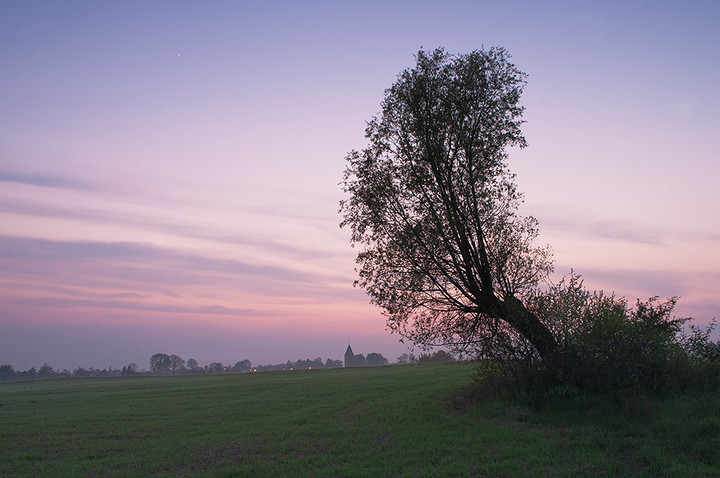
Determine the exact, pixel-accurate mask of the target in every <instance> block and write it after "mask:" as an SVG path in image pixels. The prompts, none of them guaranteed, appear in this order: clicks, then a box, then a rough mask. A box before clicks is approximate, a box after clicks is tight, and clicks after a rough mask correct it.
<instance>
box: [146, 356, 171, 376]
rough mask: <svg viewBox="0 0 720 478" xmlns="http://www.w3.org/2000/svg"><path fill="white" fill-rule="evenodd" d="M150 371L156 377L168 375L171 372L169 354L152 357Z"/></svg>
mask: <svg viewBox="0 0 720 478" xmlns="http://www.w3.org/2000/svg"><path fill="white" fill-rule="evenodd" d="M150 371H151V372H152V373H154V374H155V375H162V374H166V373H168V372H169V371H170V356H169V355H168V354H155V355H153V356H152V357H150Z"/></svg>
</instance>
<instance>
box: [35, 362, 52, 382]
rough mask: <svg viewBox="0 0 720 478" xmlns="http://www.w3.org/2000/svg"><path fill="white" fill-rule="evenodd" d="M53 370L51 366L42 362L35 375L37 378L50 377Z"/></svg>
mask: <svg viewBox="0 0 720 478" xmlns="http://www.w3.org/2000/svg"><path fill="white" fill-rule="evenodd" d="M53 372H54V370H53V368H52V367H51V366H50V365H49V364H47V363H44V364H43V365H42V367H40V370H38V373H37V375H38V378H50V377H52V375H53Z"/></svg>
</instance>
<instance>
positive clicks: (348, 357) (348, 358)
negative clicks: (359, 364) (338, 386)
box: [345, 344, 355, 367]
mask: <svg viewBox="0 0 720 478" xmlns="http://www.w3.org/2000/svg"><path fill="white" fill-rule="evenodd" d="M354 358H355V354H354V353H353V351H352V347H350V344H348V348H347V350H346V351H345V366H346V367H349V366H350V365H351V364H352V362H353V359H354Z"/></svg>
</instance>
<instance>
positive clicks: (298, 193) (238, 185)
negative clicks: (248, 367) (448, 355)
mask: <svg viewBox="0 0 720 478" xmlns="http://www.w3.org/2000/svg"><path fill="white" fill-rule="evenodd" d="M719 21H720V3H718V2H714V1H696V0H684V1H637V0H623V1H598V2H575V1H547V2H536V1H506V2H498V1H492V2H490V1H453V0H449V1H448V0H446V1H442V2H440V1H368V2H346V1H313V0H308V1H304V2H295V1H267V2H251V1H232V2H230V1H212V2H189V1H153V2H144V1H134V0H129V1H122V2H119V1H117V2H111V1H103V2H97V1H75V0H68V1H63V2H56V1H34V0H30V1H19V0H0V65H1V66H0V364H12V365H13V366H14V367H15V368H16V369H18V370H25V369H28V368H30V367H32V366H35V367H39V366H40V365H42V364H43V363H49V364H50V365H51V366H53V367H54V368H56V369H63V368H67V369H74V368H77V367H79V366H82V367H84V368H89V367H94V368H106V367H113V368H120V367H122V366H123V365H127V364H129V363H131V362H135V363H137V364H138V366H139V367H140V368H147V367H148V366H149V358H150V356H151V355H152V354H154V353H157V352H162V353H167V354H177V355H180V356H181V357H183V358H185V359H189V358H195V359H196V360H197V361H198V362H200V364H201V365H202V364H207V363H209V362H215V361H219V362H222V363H225V364H234V363H235V362H237V361H240V360H243V359H248V360H250V361H251V362H253V363H254V364H256V365H257V364H268V363H281V362H285V361H286V360H288V359H291V360H297V359H305V358H311V359H314V358H315V357H321V358H323V360H324V359H326V358H333V359H342V357H343V353H344V351H345V348H346V347H347V345H348V343H350V344H351V345H352V347H353V350H354V351H355V353H364V354H367V353H370V352H377V353H382V354H383V355H384V356H385V357H386V358H388V359H389V360H390V361H391V362H393V361H395V359H396V358H397V357H398V356H399V355H401V354H402V353H404V352H407V351H408V348H409V347H410V346H411V344H407V343H405V344H403V343H400V342H399V337H398V336H397V335H392V334H390V333H389V332H388V331H387V330H386V328H385V320H384V317H383V316H382V314H381V311H380V310H378V309H377V308H375V307H374V306H373V305H371V304H370V303H369V300H368V298H367V296H366V295H365V293H364V292H363V291H362V290H360V289H356V288H354V287H353V280H354V279H355V271H354V267H355V264H354V257H355V255H356V253H357V250H354V249H353V248H351V247H350V241H349V239H350V238H349V231H347V230H344V229H341V228H340V227H339V222H340V219H341V218H340V215H339V214H338V207H339V206H338V203H339V201H340V200H341V199H342V197H343V193H342V190H341V186H340V185H339V183H340V181H341V180H342V172H343V170H344V167H345V161H344V158H345V156H346V155H347V153H348V152H349V151H350V150H352V149H361V148H362V147H363V146H364V145H365V144H366V140H365V138H364V129H365V125H366V121H368V120H370V119H371V118H372V117H373V116H374V115H376V114H377V113H378V112H379V110H380V102H381V101H382V98H383V95H384V90H385V89H386V88H388V87H390V85H391V84H392V83H393V81H395V79H396V78H397V75H398V74H399V73H400V72H401V71H402V70H403V69H405V68H409V67H412V66H413V64H414V54H416V53H417V51H418V50H419V49H421V48H424V49H434V48H437V47H444V48H445V49H446V50H447V51H449V52H451V53H468V52H470V51H472V50H476V49H481V48H489V47H491V46H502V47H505V48H506V49H507V50H508V51H509V52H510V54H511V55H512V60H513V61H514V62H515V64H516V65H517V66H518V68H520V69H521V70H523V71H525V72H526V73H527V74H528V75H529V76H528V85H527V87H526V89H525V93H524V96H523V99H522V101H521V102H522V104H523V105H524V106H525V107H526V111H525V116H524V118H525V120H526V121H527V122H526V124H525V125H524V129H523V131H524V133H525V136H526V138H527V140H528V144H529V146H528V147H527V148H525V149H522V150H511V151H510V155H509V160H508V164H509V167H510V169H511V170H512V171H514V172H515V173H516V174H517V184H518V186H519V189H520V190H521V191H523V192H524V193H525V204H524V205H523V213H525V214H532V215H534V216H535V217H537V218H538V220H539V221H540V231H541V236H540V241H541V243H542V244H545V243H547V244H550V245H551V246H552V248H553V251H554V259H555V273H554V275H553V280H554V281H558V280H560V278H561V277H562V276H564V275H567V274H569V272H570V270H571V269H573V270H574V271H575V272H576V273H578V274H580V275H582V277H583V279H584V280H585V284H586V286H587V287H588V288H590V289H602V290H604V291H606V292H612V291H614V292H615V293H616V295H618V296H620V297H626V298H627V299H628V300H629V301H630V302H632V303H634V302H635V300H636V299H638V298H639V299H643V300H644V299H647V298H648V297H651V296H656V295H657V296H660V297H671V296H679V297H680V302H679V304H678V306H677V308H676V314H677V315H678V316H682V317H685V316H692V317H695V318H696V321H697V323H698V324H707V323H708V322H710V320H711V319H712V318H713V317H715V316H717V315H718V313H719V312H720V294H719V293H718V291H720V248H719V247H718V244H719V243H720V221H719V220H718V211H720V198H719V196H718V194H717V181H718V178H720V162H719V161H718V159H720V134H718V131H720V93H719V92H718V84H720V56H718V55H717V48H718V45H720V32H719V30H718V29H717V24H718V22H719ZM417 350H418V349H416V351H417Z"/></svg>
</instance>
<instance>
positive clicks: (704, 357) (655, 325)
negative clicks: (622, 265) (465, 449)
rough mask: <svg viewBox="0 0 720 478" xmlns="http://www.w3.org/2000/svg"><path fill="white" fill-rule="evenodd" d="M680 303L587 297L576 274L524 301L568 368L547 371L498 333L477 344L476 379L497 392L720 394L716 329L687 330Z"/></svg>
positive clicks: (518, 341) (507, 333) (505, 332)
mask: <svg viewBox="0 0 720 478" xmlns="http://www.w3.org/2000/svg"><path fill="white" fill-rule="evenodd" d="M677 300H678V299H677V298H676V297H672V298H670V299H667V300H665V301H662V300H660V299H659V298H658V297H652V298H650V299H648V300H647V301H637V303H636V304H635V306H634V307H631V306H629V305H628V303H627V301H626V300H625V299H623V298H617V297H615V296H614V295H605V294H604V293H603V292H589V291H588V290H586V289H585V287H584V285H583V282H582V280H581V279H580V277H579V276H577V275H575V274H574V273H571V275H570V278H569V280H565V279H563V280H562V281H561V282H560V283H559V284H557V285H554V286H552V287H550V289H549V290H547V291H542V292H536V293H535V294H534V295H532V296H531V297H528V298H526V303H527V304H528V308H530V309H531V310H532V311H533V312H534V313H535V314H537V315H538V317H539V318H540V319H541V320H542V321H543V322H544V323H545V324H546V325H547V326H548V327H549V328H550V329H551V330H552V331H553V333H554V334H555V336H556V338H557V340H558V342H559V343H560V346H561V349H562V350H563V354H562V361H561V362H560V363H559V364H555V367H554V368H553V369H552V370H548V369H547V368H546V367H545V364H543V363H542V362H541V361H540V360H539V357H537V354H536V353H535V352H534V350H533V349H532V347H530V344H529V343H527V341H524V340H523V339H522V338H521V337H519V336H518V335H517V334H513V331H512V330H510V329H507V328H500V327H498V328H497V329H496V330H495V331H494V333H493V334H492V335H488V336H486V337H482V338H481V340H479V341H478V348H477V351H476V352H477V356H478V358H479V362H478V367H477V373H476V380H477V381H478V382H480V383H483V384H484V385H485V386H487V387H488V388H489V389H491V390H495V389H498V387H504V388H506V389H509V390H512V391H519V392H522V393H526V394H546V395H547V394H553V393H559V392H561V393H567V392H573V391H574V392H582V393H590V394H594V393H611V394H617V395H632V394H649V395H657V394H665V393H668V392H672V391H682V390H689V389H717V388H720V343H718V342H715V343H714V342H712V341H711V340H710V334H711V332H712V330H713V328H714V323H713V324H711V326H710V327H708V328H707V329H701V328H699V327H697V326H694V325H690V326H689V329H688V330H686V329H685V328H684V326H685V325H686V324H687V322H688V321H690V320H691V319H687V318H675V317H674V316H673V315H672V313H673V310H674V308H675V305H676V303H677Z"/></svg>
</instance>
